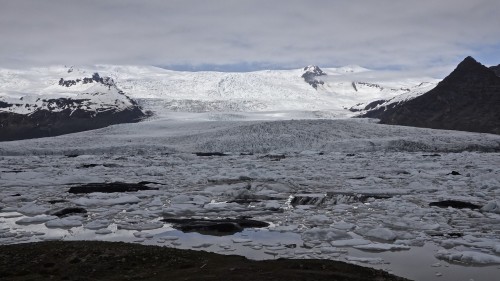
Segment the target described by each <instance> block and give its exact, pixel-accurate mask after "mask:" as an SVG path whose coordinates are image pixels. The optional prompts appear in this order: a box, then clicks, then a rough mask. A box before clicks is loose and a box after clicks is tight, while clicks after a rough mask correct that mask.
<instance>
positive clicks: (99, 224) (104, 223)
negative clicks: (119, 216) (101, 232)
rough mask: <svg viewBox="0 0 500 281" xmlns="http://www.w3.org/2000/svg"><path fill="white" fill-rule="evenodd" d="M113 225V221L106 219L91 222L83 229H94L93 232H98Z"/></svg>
mask: <svg viewBox="0 0 500 281" xmlns="http://www.w3.org/2000/svg"><path fill="white" fill-rule="evenodd" d="M110 224H111V221H109V220H106V219H100V220H94V221H91V222H89V223H87V224H85V225H84V226H83V227H84V228H87V229H92V230H98V229H102V228H107V227H108V226H109V225H110Z"/></svg>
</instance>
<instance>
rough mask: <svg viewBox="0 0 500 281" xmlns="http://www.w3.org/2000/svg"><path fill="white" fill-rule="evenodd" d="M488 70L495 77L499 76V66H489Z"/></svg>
mask: <svg viewBox="0 0 500 281" xmlns="http://www.w3.org/2000/svg"><path fill="white" fill-rule="evenodd" d="M490 69H491V70H493V71H494V72H495V74H496V75H497V76H500V64H499V65H497V66H490Z"/></svg>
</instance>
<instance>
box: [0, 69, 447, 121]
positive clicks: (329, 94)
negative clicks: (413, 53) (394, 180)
mask: <svg viewBox="0 0 500 281" xmlns="http://www.w3.org/2000/svg"><path fill="white" fill-rule="evenodd" d="M314 71H321V73H322V74H321V75H318V73H316V74H314ZM68 72H69V73H68ZM94 72H98V73H99V74H100V75H101V76H109V77H111V78H112V79H113V80H114V81H115V83H116V85H117V87H118V88H119V89H122V90H123V91H124V92H126V93H127V95H129V96H130V97H131V98H134V99H142V100H144V106H145V107H151V108H150V109H152V110H153V111H156V113H157V114H159V115H161V114H162V113H164V112H169V111H175V112H181V111H184V112H210V111H216V112H243V111H245V112H269V111H328V112H332V113H334V115H335V116H338V117H347V116H352V115H353V113H352V112H349V111H348V110H346V109H349V108H351V107H352V106H355V105H359V104H368V103H370V102H372V101H375V100H380V99H384V100H387V99H391V98H393V97H395V96H397V95H400V94H408V93H410V92H415V91H417V92H418V91H419V90H420V89H421V88H422V87H423V86H426V88H425V90H428V89H429V87H427V86H429V85H430V87H431V88H432V86H434V85H435V84H436V82H437V80H436V79H433V78H429V77H416V78H415V77H401V76H400V75H398V77H394V75H392V76H391V75H387V73H385V72H380V71H372V70H368V69H365V68H362V67H359V66H346V67H340V68H325V69H322V70H321V69H319V68H318V67H317V66H308V67H305V68H303V69H295V70H265V71H255V72H246V73H227V72H180V71H170V70H165V69H162V68H157V67H148V66H110V65H98V66H93V67H87V68H67V67H49V68H36V69H29V70H24V71H14V70H0V96H4V98H5V96H9V97H14V98H19V96H22V95H25V94H26V93H33V94H36V96H40V95H42V96H47V97H48V96H53V95H55V96H57V95H58V94H61V93H64V94H70V93H72V94H74V93H76V91H77V90H82V87H83V85H80V84H77V85H74V86H71V87H69V89H68V88H66V87H61V86H60V85H59V84H58V82H59V79H60V78H61V77H67V78H65V80H68V79H71V77H73V79H77V78H78V77H80V78H81V77H88V76H92V74H93V73H94ZM307 78H309V79H312V80H313V82H314V85H315V86H314V85H313V84H311V83H309V82H308V81H306V80H307ZM316 82H317V83H316ZM71 88H74V89H75V90H74V91H72V90H70V89H71ZM420 92H421V91H420ZM152 101H154V102H152Z"/></svg>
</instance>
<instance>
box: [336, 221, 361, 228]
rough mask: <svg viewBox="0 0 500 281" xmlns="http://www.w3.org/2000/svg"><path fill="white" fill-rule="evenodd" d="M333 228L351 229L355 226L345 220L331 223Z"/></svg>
mask: <svg viewBox="0 0 500 281" xmlns="http://www.w3.org/2000/svg"><path fill="white" fill-rule="evenodd" d="M332 227H333V228H336V229H341V230H353V229H354V227H356V226H355V225H354V224H352V223H347V222H345V221H339V222H336V223H334V224H333V225H332Z"/></svg>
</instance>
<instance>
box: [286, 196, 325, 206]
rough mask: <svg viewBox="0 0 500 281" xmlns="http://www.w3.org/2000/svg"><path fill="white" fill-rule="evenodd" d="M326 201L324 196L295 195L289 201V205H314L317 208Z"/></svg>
mask: <svg viewBox="0 0 500 281" xmlns="http://www.w3.org/2000/svg"><path fill="white" fill-rule="evenodd" d="M325 201H326V194H324V193H320V194H295V195H293V196H292V198H291V200H290V205H292V206H294V207H295V206H298V205H314V206H319V205H321V204H323V203H324V202H325Z"/></svg>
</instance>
